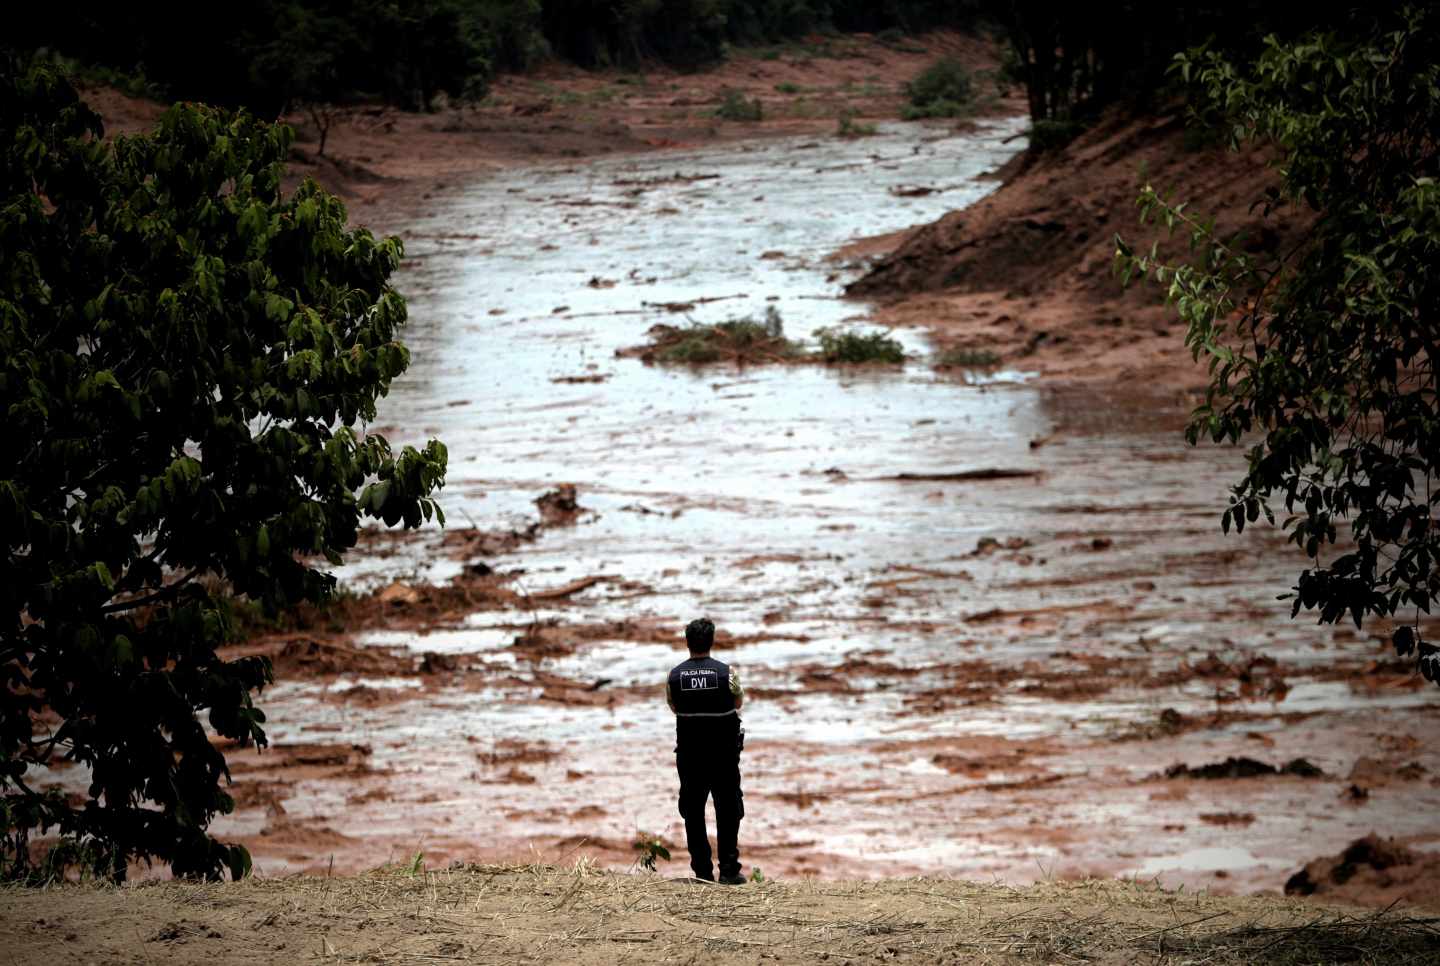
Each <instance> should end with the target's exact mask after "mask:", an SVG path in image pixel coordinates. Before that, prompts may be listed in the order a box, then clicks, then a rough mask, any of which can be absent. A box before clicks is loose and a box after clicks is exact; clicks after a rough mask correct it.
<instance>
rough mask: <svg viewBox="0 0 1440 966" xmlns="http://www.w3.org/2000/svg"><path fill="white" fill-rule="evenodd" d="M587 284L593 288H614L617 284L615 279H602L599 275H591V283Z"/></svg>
mask: <svg viewBox="0 0 1440 966" xmlns="http://www.w3.org/2000/svg"><path fill="white" fill-rule="evenodd" d="M585 284H586V285H588V286H590V287H591V288H614V287H615V284H616V283H615V279H613V278H601V277H600V276H599V275H591V276H590V281H588V282H586V283H585Z"/></svg>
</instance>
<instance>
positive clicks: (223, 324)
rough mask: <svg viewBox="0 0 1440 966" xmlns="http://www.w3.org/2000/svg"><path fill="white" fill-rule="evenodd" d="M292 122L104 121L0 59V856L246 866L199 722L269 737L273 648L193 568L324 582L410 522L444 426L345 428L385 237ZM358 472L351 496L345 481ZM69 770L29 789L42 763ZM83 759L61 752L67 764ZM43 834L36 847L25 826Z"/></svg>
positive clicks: (182, 870) (384, 284)
mask: <svg viewBox="0 0 1440 966" xmlns="http://www.w3.org/2000/svg"><path fill="white" fill-rule="evenodd" d="M290 139H291V134H290V132H289V130H288V129H287V128H283V127H276V126H272V125H269V124H263V123H259V122H256V121H254V120H252V119H250V118H247V117H245V116H243V115H239V116H233V115H230V114H227V113H225V112H223V111H219V110H215V109H211V108H206V107H199V106H194V105H180V106H177V107H175V108H173V109H172V110H170V111H169V112H168V113H166V114H165V115H164V117H163V118H162V120H161V122H160V125H159V127H158V129H157V130H156V131H155V132H154V133H153V134H151V135H149V136H144V137H135V138H121V139H117V140H116V141H114V142H113V143H107V142H105V141H103V140H102V139H101V128H100V124H99V120H98V118H97V117H96V116H95V115H94V114H93V113H92V112H91V111H90V110H89V109H88V108H87V107H85V105H84V104H82V103H80V102H79V101H78V100H77V98H76V95H75V92H74V91H73V90H72V89H71V87H70V86H69V84H68V83H66V82H65V81H64V80H63V79H61V78H59V77H57V76H56V75H55V74H53V73H51V72H49V71H46V70H39V69H36V70H29V71H24V70H21V69H19V68H18V67H17V66H16V65H15V63H14V62H6V61H3V60H0V412H3V413H4V418H5V425H6V429H7V439H8V445H7V446H6V447H5V448H4V450H3V453H0V532H3V534H4V539H5V543H6V553H5V556H4V558H3V559H0V611H3V612H4V613H7V614H10V613H13V614H15V615H17V616H16V617H15V619H14V620H13V621H12V620H10V619H9V618H6V619H5V623H4V624H0V675H3V677H4V687H3V689H0V873H8V875H9V876H10V877H35V876H44V875H47V874H53V872H54V871H55V869H54V868H53V866H54V865H58V864H63V863H68V862H72V861H78V862H81V863H83V865H84V866H85V867H88V868H90V869H92V870H94V871H95V872H97V873H99V874H105V875H109V876H112V877H115V878H122V877H123V876H124V873H125V868H126V865H127V863H129V862H131V861H134V860H140V859H144V860H149V859H152V858H154V859H160V860H162V861H165V862H168V863H170V865H171V867H172V869H173V870H174V872H175V873H176V874H178V875H201V876H215V875H218V874H219V873H220V871H221V870H223V869H226V868H228V869H229V871H230V872H231V874H232V875H234V876H240V875H243V874H245V872H246V871H247V869H248V868H249V856H248V854H247V853H246V851H245V850H244V848H242V847H240V846H226V845H222V844H220V843H218V842H216V841H215V840H214V839H212V838H211V837H210V836H209V834H208V833H207V826H208V824H209V823H210V821H211V819H212V818H213V817H214V816H215V815H217V814H221V813H225V812H228V811H229V810H230V809H231V808H232V807H233V801H232V800H231V798H230V797H229V796H228V795H227V794H226V793H225V791H224V789H223V787H222V780H223V779H228V777H229V772H228V770H227V768H226V764H225V759H224V756H223V755H222V753H221V751H220V750H219V749H218V748H217V747H216V745H215V743H214V739H226V740H231V741H234V742H238V743H239V744H241V745H245V744H250V743H255V744H259V745H263V744H264V743H265V731H264V729H263V727H262V725H263V723H264V721H265V716H264V714H263V712H262V711H261V710H260V708H258V707H256V705H255V704H254V701H253V695H254V693H255V692H256V691H257V690H258V689H260V688H261V687H263V686H264V685H265V684H266V683H268V682H269V681H270V680H271V674H272V672H271V668H270V665H269V662H268V661H267V660H265V659H263V658H258V657H246V658H239V659H235V660H225V659H223V658H222V657H220V656H219V655H218V654H217V650H216V649H217V647H218V646H219V645H221V644H222V643H224V642H225V640H226V639H227V634H228V632H229V619H228V617H227V613H228V611H227V608H226V606H225V602H224V601H223V600H221V599H219V598H218V597H217V594H216V592H215V591H214V590H212V589H211V588H214V587H217V586H227V587H228V588H229V589H230V591H231V592H233V593H235V594H239V595H244V596H245V597H248V598H250V599H251V600H254V601H258V602H260V603H261V604H262V605H263V606H264V607H265V608H267V609H269V610H275V609H277V608H282V607H286V606H289V605H291V604H294V603H296V602H299V601H305V600H308V601H320V600H323V599H324V598H326V597H327V595H329V594H330V593H331V591H332V589H333V587H334V578H333V577H331V576H330V575H328V574H326V573H324V572H322V571H321V570H320V569H318V566H317V565H323V564H324V563H325V562H326V561H328V562H329V563H332V564H333V563H338V562H340V560H341V554H342V553H343V552H344V551H345V550H346V549H347V548H350V547H352V546H354V544H355V541H356V534H357V527H358V524H359V522H360V518H361V516H362V514H363V515H368V516H372V517H378V518H380V519H382V520H384V521H385V522H386V523H387V524H395V523H400V522H403V523H404V524H405V525H406V526H417V525H419V524H420V523H421V522H422V520H424V519H428V518H429V517H430V516H431V515H432V514H433V515H436V516H439V507H438V506H437V505H436V503H435V502H434V500H433V499H432V497H431V494H432V493H433V492H434V491H435V490H436V489H437V488H438V487H440V486H441V485H443V477H444V471H445V462H446V453H445V448H444V447H443V446H442V445H441V444H440V443H439V442H437V441H433V440H432V441H431V442H430V443H429V444H428V445H427V446H426V447H425V448H424V449H423V450H420V451H417V450H415V449H413V448H410V447H406V448H405V449H404V450H403V451H401V452H399V453H395V452H392V450H391V448H390V446H389V445H388V444H387V443H386V441H385V440H384V439H383V438H382V437H380V436H376V435H374V434H367V433H365V432H364V429H363V427H364V424H365V423H366V422H367V421H369V420H371V419H373V418H374V415H375V404H376V400H377V399H378V398H379V397H380V396H382V395H383V394H384V393H385V392H386V390H387V388H388V386H389V385H390V381H391V380H392V379H394V378H395V377H396V376H397V375H399V374H400V373H401V372H402V371H404V369H405V367H406V365H407V363H408V355H407V353H406V350H405V347H404V346H403V345H401V344H400V343H399V342H397V341H396V332H397V330H398V329H399V327H400V326H401V325H402V323H403V322H404V321H405V303H404V301H403V300H402V299H401V297H400V295H399V294H398V293H397V292H395V290H394V289H393V288H391V286H390V284H389V278H390V275H391V273H392V272H393V271H394V270H395V268H396V266H397V265H398V264H399V262H400V258H401V247H400V243H399V241H398V240H396V239H385V240H377V239H375V238H373V237H372V236H371V235H370V233H369V232H367V231H365V230H363V229H361V230H354V231H351V230H347V228H346V215H345V209H344V207H343V206H342V205H341V203H340V202H339V201H338V200H336V199H335V198H333V197H331V196H329V195H327V194H325V192H323V191H322V190H321V189H320V188H318V187H316V186H315V185H314V184H313V183H309V182H307V183H306V184H304V185H302V186H301V187H300V188H299V189H298V190H296V191H295V192H294V193H293V194H290V195H288V196H286V195H284V194H282V192H281V187H280V181H281V175H282V173H283V163H284V159H285V157H286V154H287V151H288V148H289V144H290ZM357 492H358V494H359V495H358V497H357ZM55 759H63V760H65V761H67V762H73V763H77V764H79V765H81V766H83V768H84V769H85V770H86V771H87V772H88V775H89V779H90V783H89V787H88V789H86V790H85V791H84V792H83V793H81V794H78V795H75V796H74V797H73V798H70V799H67V797H66V796H64V795H62V794H60V793H59V792H57V791H54V790H47V789H46V788H45V786H44V783H45V782H46V780H47V774H48V766H49V764H50V762H51V761H52V760H55ZM74 773H75V772H73V771H71V772H67V774H74ZM37 831H39V832H42V833H52V834H58V836H59V837H60V841H61V843H62V847H61V848H60V849H57V850H53V851H52V852H51V855H50V859H51V863H50V864H51V866H52V868H49V869H46V868H44V867H43V866H42V867H40V868H37V867H36V866H35V865H34V864H33V862H32V856H31V849H30V842H29V838H30V836H31V835H32V834H34V833H35V832H37Z"/></svg>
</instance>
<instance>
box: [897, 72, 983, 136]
mask: <svg viewBox="0 0 1440 966" xmlns="http://www.w3.org/2000/svg"><path fill="white" fill-rule="evenodd" d="M905 94H906V96H907V97H909V98H910V103H909V104H907V105H905V107H904V108H903V109H902V111H901V115H900V116H901V117H903V118H904V119H905V120H907V121H914V120H917V119H919V118H922V117H959V116H960V115H961V114H964V113H966V112H967V110H968V109H969V105H970V101H971V100H972V98H973V97H974V90H973V87H972V85H971V82H970V72H969V71H968V70H966V69H965V65H964V64H962V63H960V62H959V61H958V60H955V59H954V58H953V57H942V58H940V59H939V60H937V61H935V62H934V63H933V64H931V65H930V66H929V67H926V68H925V69H924V70H923V71H921V72H920V74H919V75H918V76H916V77H915V79H914V80H912V81H910V82H909V83H908V84H906V85H905Z"/></svg>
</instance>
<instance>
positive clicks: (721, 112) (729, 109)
mask: <svg viewBox="0 0 1440 966" xmlns="http://www.w3.org/2000/svg"><path fill="white" fill-rule="evenodd" d="M764 115H765V112H764V109H763V108H762V107H761V106H760V98H758V97H754V98H750V99H749V100H746V98H745V95H744V94H743V93H741V92H740V91H736V90H730V91H726V92H725V100H723V101H721V102H720V106H719V107H717V108H716V109H715V116H716V117H718V118H720V120H722V121H759V120H762V119H763V118H764Z"/></svg>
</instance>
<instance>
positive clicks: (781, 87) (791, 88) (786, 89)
mask: <svg viewBox="0 0 1440 966" xmlns="http://www.w3.org/2000/svg"><path fill="white" fill-rule="evenodd" d="M804 89H805V88H803V87H801V86H800V85H799V84H792V83H790V81H782V82H781V83H779V84H776V85H775V90H776V91H777V92H778V93H781V94H799V93H800V92H801V91H803V90H804Z"/></svg>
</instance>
